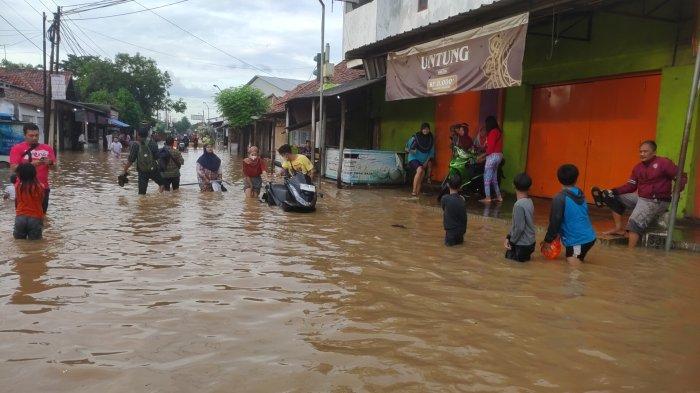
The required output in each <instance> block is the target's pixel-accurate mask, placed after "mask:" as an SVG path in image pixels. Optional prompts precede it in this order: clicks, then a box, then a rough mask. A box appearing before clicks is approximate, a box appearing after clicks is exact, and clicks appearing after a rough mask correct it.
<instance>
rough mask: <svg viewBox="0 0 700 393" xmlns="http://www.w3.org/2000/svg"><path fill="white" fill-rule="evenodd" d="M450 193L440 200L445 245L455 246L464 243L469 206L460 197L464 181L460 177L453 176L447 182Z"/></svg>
mask: <svg viewBox="0 0 700 393" xmlns="http://www.w3.org/2000/svg"><path fill="white" fill-rule="evenodd" d="M447 184H448V185H449V186H450V193H449V194H447V195H445V196H443V197H442V199H440V205H441V206H442V210H443V215H442V223H443V226H444V228H445V245H446V246H455V245H457V244H462V243H464V234H465V233H466V232H467V204H466V201H465V200H464V197H463V196H461V195H459V187H460V186H461V185H462V179H461V178H460V177H459V175H452V176H450V178H449V179H448V180H447Z"/></svg>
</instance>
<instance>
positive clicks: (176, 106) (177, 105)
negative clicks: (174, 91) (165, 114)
mask: <svg viewBox="0 0 700 393" xmlns="http://www.w3.org/2000/svg"><path fill="white" fill-rule="evenodd" d="M169 104H170V105H169V106H170V108H171V109H172V110H173V111H175V112H177V113H185V111H186V110H187V104H186V103H185V101H183V100H182V98H180V99H178V100H177V101H175V102H172V101H171V102H170V103H169Z"/></svg>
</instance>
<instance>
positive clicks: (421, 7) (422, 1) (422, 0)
mask: <svg viewBox="0 0 700 393" xmlns="http://www.w3.org/2000/svg"><path fill="white" fill-rule="evenodd" d="M427 9H428V0H418V12H421V11H425V10H427Z"/></svg>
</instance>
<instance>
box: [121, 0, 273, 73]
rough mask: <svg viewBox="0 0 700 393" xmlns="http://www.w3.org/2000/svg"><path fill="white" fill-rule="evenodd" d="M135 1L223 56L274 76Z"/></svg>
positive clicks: (136, 0)
mask: <svg viewBox="0 0 700 393" xmlns="http://www.w3.org/2000/svg"><path fill="white" fill-rule="evenodd" d="M133 1H134V3H136V4H138V5H140V6H141V7H142V8H143V9H145V10H147V11H150V12H151V13H153V15H155V16H157V17H159V18H160V19H163V20H164V21H166V22H168V23H170V24H171V25H173V26H175V27H177V28H178V29H180V30H182V31H184V32H185V33H187V34H189V35H191V36H192V37H194V38H196V39H198V40H199V41H201V42H203V43H205V44H207V45H209V46H210V47H212V48H214V49H216V50H218V51H219V52H221V53H223V54H225V55H227V56H229V57H231V58H233V59H235V60H237V61H239V62H241V63H243V64H245V65H247V66H249V67H251V68H252V69H254V70H257V71H260V72H264V73H266V74H268V75H272V74H271V73H270V72H268V71H266V70H264V69H262V68H260V67H258V66H255V65H253V64H250V63H248V62H247V61H245V60H243V59H240V58H238V57H236V56H234V55H232V54H230V53H228V52H226V51H225V50H223V49H221V48H219V47H217V46H214V45H213V44H211V43H209V42H208V41H206V40H204V39H203V38H200V37H199V36H197V35H195V34H194V33H192V32H191V31H189V30H187V29H185V28H183V27H180V25H178V24H177V23H175V22H173V21H171V20H170V19H168V18H166V17H164V16H162V15H160V14H159V13H157V12H155V11H153V10H149V9H148V8H147V7H146V6H145V5H143V4H141V3H140V2H138V0H133Z"/></svg>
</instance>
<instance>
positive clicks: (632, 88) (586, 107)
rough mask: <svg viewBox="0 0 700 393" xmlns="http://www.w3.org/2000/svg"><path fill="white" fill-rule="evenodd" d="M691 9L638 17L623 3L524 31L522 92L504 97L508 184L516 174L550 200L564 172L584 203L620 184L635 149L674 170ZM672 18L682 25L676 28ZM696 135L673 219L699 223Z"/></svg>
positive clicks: (687, 76)
mask: <svg viewBox="0 0 700 393" xmlns="http://www.w3.org/2000/svg"><path fill="white" fill-rule="evenodd" d="M697 7H698V6H697V3H696V4H695V5H693V4H692V3H691V2H688V1H683V0H673V1H668V2H663V4H660V6H659V7H657V8H656V9H655V10H654V11H648V12H647V13H641V12H639V11H637V10H636V9H635V8H634V7H633V6H632V4H630V3H627V4H626V5H625V4H620V5H612V6H607V7H603V8H600V9H597V10H595V12H582V11H580V12H577V10H573V11H572V12H570V13H568V14H563V15H559V16H557V17H556V21H555V22H553V20H552V18H549V19H542V20H540V21H539V22H538V23H537V24H533V25H531V26H530V28H529V30H528V39H527V44H526V50H525V57H524V64H523V85H522V86H519V87H513V88H508V89H506V91H505V94H504V116H503V117H504V131H505V146H504V150H505V151H504V156H505V160H506V163H507V164H506V166H505V171H506V177H507V179H512V178H513V176H514V175H515V174H516V173H518V172H520V171H523V170H525V171H527V172H528V173H529V174H530V175H531V176H532V178H533V188H532V194H533V195H535V196H540V197H552V196H553V195H554V194H555V193H556V192H558V191H559V190H560V189H561V185H560V184H559V182H558V181H557V178H556V169H557V168H558V167H559V166H560V165H561V164H564V163H573V164H575V165H576V166H577V167H578V168H579V170H580V177H579V186H580V187H581V188H583V189H584V190H585V191H586V194H587V196H588V197H589V201H590V196H589V195H588V194H589V192H588V190H590V188H591V187H593V186H599V187H601V188H610V187H616V186H619V185H621V184H623V183H625V182H626V181H627V179H628V177H629V174H630V172H631V170H632V167H633V166H634V165H635V164H636V163H638V162H639V155H638V150H639V149H638V147H639V144H640V143H641V142H642V141H644V140H655V141H656V143H657V144H658V146H659V149H658V154H659V155H661V156H666V157H669V158H670V159H672V160H673V161H674V162H677V160H678V154H679V150H680V144H681V140H682V132H683V123H684V119H685V111H686V110H687V106H688V97H689V91H690V84H691V80H692V62H693V58H694V53H693V51H692V49H691V45H690V44H691V42H697V41H696V40H697V36H695V35H694V33H693V31H694V30H693V26H694V24H695V23H696V22H697V10H698V8H697ZM679 11H680V14H681V15H685V17H682V18H678V17H677V15H679ZM551 23H557V24H558V25H559V26H565V28H567V32H566V34H561V35H560V36H559V37H558V38H557V37H552V36H551V35H550V34H547V33H546V32H547V28H548V27H550V28H551ZM569 26H572V27H570V28H569ZM553 40H554V41H553ZM697 129H698V128H697V125H696V124H694V125H693V129H692V130H691V143H690V145H689V150H688V154H687V161H686V167H685V171H686V172H688V174H689V179H691V180H690V183H689V185H688V187H686V190H685V191H684V192H683V193H682V194H681V200H680V204H679V212H680V214H679V215H681V216H689V217H699V216H698V209H697V206H698V205H699V204H700V203H698V194H697V186H696V185H695V182H697V180H692V179H694V178H697V172H698V170H697V165H696V164H695V163H696V162H697V158H696V157H697V153H696V152H695V149H697V146H698V144H697V143H694V142H693V141H696V140H697V136H698V131H697ZM505 183H506V184H504V186H505V188H506V189H509V190H512V186H511V184H510V182H509V181H506V182H505Z"/></svg>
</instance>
